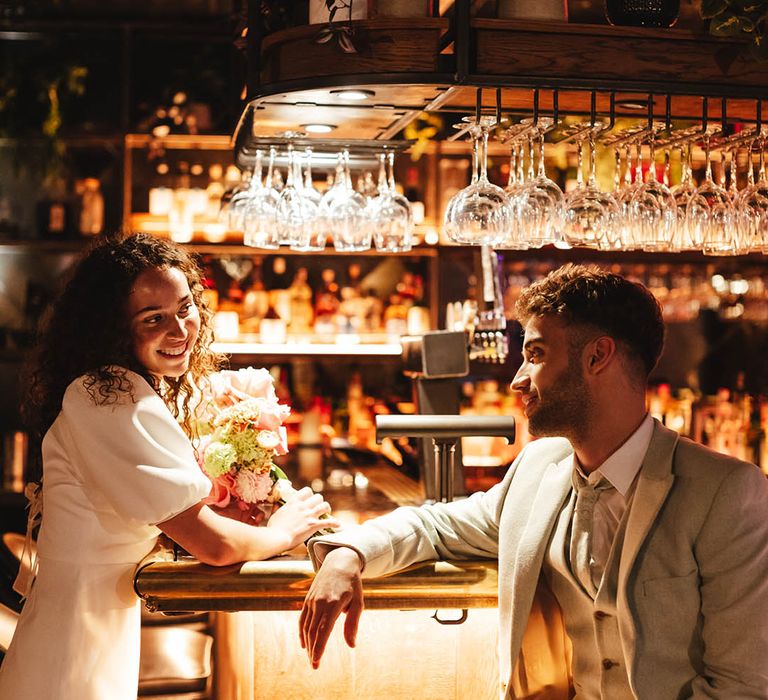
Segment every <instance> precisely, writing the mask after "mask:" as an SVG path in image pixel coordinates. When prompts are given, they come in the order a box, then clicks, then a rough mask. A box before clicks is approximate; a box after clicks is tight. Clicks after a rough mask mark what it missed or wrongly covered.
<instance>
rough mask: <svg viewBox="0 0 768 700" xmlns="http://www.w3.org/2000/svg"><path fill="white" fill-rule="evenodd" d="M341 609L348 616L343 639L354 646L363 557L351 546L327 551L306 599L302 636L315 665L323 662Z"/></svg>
mask: <svg viewBox="0 0 768 700" xmlns="http://www.w3.org/2000/svg"><path fill="white" fill-rule="evenodd" d="M342 612H343V613H345V614H346V616H347V617H346V620H345V621H344V639H345V640H346V642H347V645H348V646H350V647H354V646H355V637H356V636H357V625H358V623H359V621H360V614H361V613H362V612H363V583H362V577H361V563H360V557H359V556H358V555H357V552H355V550H353V549H350V548H349V547H339V548H337V549H333V550H331V551H330V552H328V554H327V555H326V556H325V559H324V560H323V564H322V566H321V567H320V570H319V571H318V572H317V574H316V575H315V579H314V580H313V581H312V585H311V586H310V589H309V592H308V593H307V597H306V598H305V599H304V607H303V608H302V609H301V617H300V618H299V640H300V641H301V646H302V647H303V648H304V649H306V650H307V656H309V662H310V663H311V664H312V668H317V667H318V666H319V665H320V659H321V658H322V656H323V652H324V651H325V645H326V644H327V643H328V637H330V634H331V631H332V630H333V626H334V625H335V624H336V620H337V619H338V617H339V615H341V613H342Z"/></svg>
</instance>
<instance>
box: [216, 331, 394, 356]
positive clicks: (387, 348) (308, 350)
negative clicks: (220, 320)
mask: <svg viewBox="0 0 768 700" xmlns="http://www.w3.org/2000/svg"><path fill="white" fill-rule="evenodd" d="M212 347H213V350H214V351H215V352H222V353H225V354H227V355H233V356H238V357H240V356H244V355H259V356H263V355H270V356H281V357H282V356H286V357H297V356H305V357H377V358H383V357H397V358H399V357H400V355H401V353H402V346H401V345H400V343H399V342H397V343H394V342H393V343H366V342H360V341H359V340H356V339H354V338H349V339H345V337H344V336H339V338H338V339H337V340H336V342H334V343H328V342H323V343H320V342H312V341H298V340H297V341H289V342H286V343H260V342H245V341H232V342H223V341H217V342H215V343H214V344H213V346H212Z"/></svg>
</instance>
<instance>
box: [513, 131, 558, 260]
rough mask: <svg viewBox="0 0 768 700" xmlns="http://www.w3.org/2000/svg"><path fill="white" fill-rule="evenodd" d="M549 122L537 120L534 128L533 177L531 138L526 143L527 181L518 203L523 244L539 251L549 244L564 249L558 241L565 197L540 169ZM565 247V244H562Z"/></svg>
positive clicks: (542, 168)
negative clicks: (536, 159) (536, 170)
mask: <svg viewBox="0 0 768 700" xmlns="http://www.w3.org/2000/svg"><path fill="white" fill-rule="evenodd" d="M551 124H552V120H543V119H539V123H538V125H537V126H536V127H534V128H535V130H536V132H537V136H538V141H539V167H538V173H537V174H536V175H535V176H534V170H533V168H534V160H535V158H534V156H535V153H534V143H533V141H534V137H533V136H531V137H530V139H529V141H528V154H529V161H528V181H527V182H526V183H525V188H524V190H523V191H522V196H521V199H520V209H519V212H520V216H519V225H520V229H521V231H522V232H523V233H522V237H524V243H525V244H526V245H527V246H529V247H531V248H539V247H541V246H543V245H547V244H549V243H552V244H554V245H556V246H558V247H563V246H564V241H563V238H562V231H563V224H564V217H565V196H564V195H563V191H562V190H561V189H560V187H558V185H557V183H556V182H555V181H554V180H551V179H550V178H549V177H547V173H546V170H545V168H544V132H545V131H546V129H547V128H549V126H551ZM565 245H566V246H567V242H565Z"/></svg>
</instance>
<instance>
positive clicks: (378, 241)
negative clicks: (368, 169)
mask: <svg viewBox="0 0 768 700" xmlns="http://www.w3.org/2000/svg"><path fill="white" fill-rule="evenodd" d="M394 157H395V154H394V153H392V152H390V153H389V154H388V155H387V154H385V153H381V154H379V185H378V195H377V196H376V197H374V198H373V199H372V200H371V201H370V202H369V205H368V215H369V218H370V221H371V226H372V227H373V243H374V245H375V246H376V250H380V251H382V252H388V253H401V252H405V251H408V250H411V247H412V235H413V215H412V214H411V205H410V203H409V202H408V200H407V199H406V198H405V197H403V196H402V195H401V194H398V192H397V189H396V186H395V175H394ZM387 162H388V163H389V175H387V168H386V166H387Z"/></svg>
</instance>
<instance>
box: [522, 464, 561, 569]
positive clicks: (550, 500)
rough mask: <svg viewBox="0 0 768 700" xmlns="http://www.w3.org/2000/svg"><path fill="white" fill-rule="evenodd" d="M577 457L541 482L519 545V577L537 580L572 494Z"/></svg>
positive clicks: (552, 470) (546, 474)
mask: <svg viewBox="0 0 768 700" xmlns="http://www.w3.org/2000/svg"><path fill="white" fill-rule="evenodd" d="M572 470H573V457H572V455H568V456H567V457H565V458H564V459H562V460H560V462H557V463H552V464H550V465H549V467H548V468H547V469H546V471H545V472H544V474H543V475H542V477H541V480H540V481H539V487H538V489H537V490H536V496H535V497H534V499H533V503H532V504H531V507H530V517H529V518H528V519H527V521H526V525H525V530H524V531H523V534H522V535H521V537H520V542H519V544H518V550H517V552H518V555H517V561H518V571H517V576H520V577H525V579H526V580H527V579H528V578H531V579H534V580H537V579H538V576H539V571H540V569H541V563H542V561H543V558H544V553H545V551H546V548H547V545H548V543H549V538H550V535H551V534H552V528H553V527H554V524H555V519H556V518H557V515H558V513H559V512H560V509H561V508H562V507H563V503H564V501H565V499H566V497H567V496H568V494H569V493H570V490H571V472H572Z"/></svg>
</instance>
